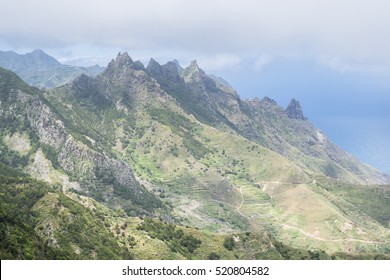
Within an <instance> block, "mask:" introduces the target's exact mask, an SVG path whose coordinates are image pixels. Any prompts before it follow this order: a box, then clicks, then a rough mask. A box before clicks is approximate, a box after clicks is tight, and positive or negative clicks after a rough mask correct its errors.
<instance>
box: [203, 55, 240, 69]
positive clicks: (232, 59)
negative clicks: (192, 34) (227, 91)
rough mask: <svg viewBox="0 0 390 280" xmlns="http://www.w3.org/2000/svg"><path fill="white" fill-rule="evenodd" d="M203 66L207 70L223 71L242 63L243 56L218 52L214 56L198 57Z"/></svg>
mask: <svg viewBox="0 0 390 280" xmlns="http://www.w3.org/2000/svg"><path fill="white" fill-rule="evenodd" d="M198 61H199V64H200V65H201V67H204V68H205V69H207V71H211V72H213V71H221V70H226V69H227V68H234V67H235V66H237V65H238V64H240V63H241V61H242V58H240V57H239V56H237V55H232V54H216V55H212V56H206V57H200V58H199V59H198Z"/></svg>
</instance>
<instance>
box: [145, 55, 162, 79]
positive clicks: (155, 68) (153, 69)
mask: <svg viewBox="0 0 390 280" xmlns="http://www.w3.org/2000/svg"><path fill="white" fill-rule="evenodd" d="M146 70H147V71H148V72H150V73H152V74H154V75H160V74H161V65H160V64H159V63H158V62H157V61H155V60H154V59H153V58H151V59H150V60H149V63H148V66H146Z"/></svg>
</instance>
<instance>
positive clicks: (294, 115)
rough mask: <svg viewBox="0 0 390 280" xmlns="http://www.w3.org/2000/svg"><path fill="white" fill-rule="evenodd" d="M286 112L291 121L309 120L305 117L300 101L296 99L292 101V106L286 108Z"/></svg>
mask: <svg viewBox="0 0 390 280" xmlns="http://www.w3.org/2000/svg"><path fill="white" fill-rule="evenodd" d="M286 112H287V115H288V117H289V118H290V119H300V120H306V119H307V118H306V117H305V116H304V115H303V111H302V108H301V104H299V101H297V100H295V99H294V98H293V99H291V101H290V104H288V106H287V108H286Z"/></svg>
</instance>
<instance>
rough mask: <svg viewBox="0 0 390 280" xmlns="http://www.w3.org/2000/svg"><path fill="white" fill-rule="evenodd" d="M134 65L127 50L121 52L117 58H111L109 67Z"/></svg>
mask: <svg viewBox="0 0 390 280" xmlns="http://www.w3.org/2000/svg"><path fill="white" fill-rule="evenodd" d="M132 65H134V61H133V60H132V59H131V57H130V56H129V54H128V53H127V52H119V53H118V55H117V57H116V59H115V60H114V59H113V60H111V62H110V63H109V64H108V67H107V68H108V69H112V68H118V67H124V66H132Z"/></svg>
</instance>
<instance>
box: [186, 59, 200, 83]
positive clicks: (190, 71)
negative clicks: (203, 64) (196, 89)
mask: <svg viewBox="0 0 390 280" xmlns="http://www.w3.org/2000/svg"><path fill="white" fill-rule="evenodd" d="M180 74H181V75H182V76H183V78H184V80H185V81H186V82H188V81H190V80H193V81H201V80H202V79H203V78H204V76H205V75H206V73H205V72H204V71H203V70H202V69H201V68H200V67H199V65H198V62H197V61H196V60H193V61H191V64H190V65H189V66H188V67H186V68H185V69H184V70H183V71H182V72H181V73H180Z"/></svg>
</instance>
